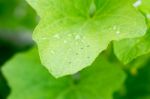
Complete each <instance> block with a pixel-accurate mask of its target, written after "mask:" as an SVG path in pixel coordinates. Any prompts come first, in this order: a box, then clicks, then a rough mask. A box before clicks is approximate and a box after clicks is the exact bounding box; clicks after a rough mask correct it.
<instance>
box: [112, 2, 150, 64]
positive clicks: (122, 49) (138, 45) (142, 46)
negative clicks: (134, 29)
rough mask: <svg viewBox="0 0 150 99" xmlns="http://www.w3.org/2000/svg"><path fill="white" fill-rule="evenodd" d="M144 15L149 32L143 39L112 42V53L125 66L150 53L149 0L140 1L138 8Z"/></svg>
mask: <svg viewBox="0 0 150 99" xmlns="http://www.w3.org/2000/svg"><path fill="white" fill-rule="evenodd" d="M138 9H139V10H140V11H142V12H143V14H145V16H146V19H147V25H148V28H149V30H148V31H147V33H146V35H145V36H144V37H139V38H135V39H125V40H121V41H115V42H114V52H115V54H116V56H117V57H118V59H119V60H120V61H122V62H123V63H125V64H127V63H129V62H131V61H132V60H133V59H135V58H137V57H138V56H141V55H144V54H147V53H149V52H150V0H142V2H141V5H140V6H139V7H138Z"/></svg>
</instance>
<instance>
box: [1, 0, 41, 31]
mask: <svg viewBox="0 0 150 99" xmlns="http://www.w3.org/2000/svg"><path fill="white" fill-rule="evenodd" d="M37 20H38V17H37V16H36V13H35V12H34V10H33V9H32V8H31V7H30V6H29V5H28V4H27V3H26V2H25V0H0V29H33V28H34V26H35V25H36V23H37Z"/></svg>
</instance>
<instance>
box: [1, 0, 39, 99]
mask: <svg viewBox="0 0 150 99" xmlns="http://www.w3.org/2000/svg"><path fill="white" fill-rule="evenodd" d="M38 20H39V18H38V16H37V15H36V13H35V11H34V10H33V9H32V8H31V7H30V6H29V5H28V4H27V3H26V2H25V0H0V68H1V67H2V65H3V64H4V63H5V62H6V61H7V60H9V59H10V58H11V57H12V56H13V55H14V54H15V53H17V52H20V51H25V50H27V49H29V48H30V47H31V46H32V45H33V41H32V39H31V33H32V31H33V29H34V27H35V26H36V24H37V22H38ZM9 93H10V88H9V86H8V85H7V81H6V79H5V77H4V76H3V74H2V72H1V69H0V99H6V96H7V95H8V94H9Z"/></svg>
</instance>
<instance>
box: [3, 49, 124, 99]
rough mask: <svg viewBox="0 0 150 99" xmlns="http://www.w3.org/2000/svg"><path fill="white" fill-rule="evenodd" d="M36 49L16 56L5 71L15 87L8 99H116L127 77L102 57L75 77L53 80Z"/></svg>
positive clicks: (6, 65) (8, 63) (5, 67)
mask: <svg viewBox="0 0 150 99" xmlns="http://www.w3.org/2000/svg"><path fill="white" fill-rule="evenodd" d="M37 53H38V52H37V51H36V49H33V50H31V51H29V52H27V53H21V54H18V55H16V56H14V58H13V59H11V60H10V61H9V62H7V63H6V64H5V66H4V67H3V68H2V71H3V73H4V75H5V77H6V79H7V80H8V83H9V86H10V87H11V94H10V95H9V97H8V99H112V94H113V92H114V91H116V90H118V89H119V87H120V86H121V85H122V83H123V81H124V79H125V75H124V72H123V71H122V70H121V68H120V67H119V66H117V65H116V64H113V63H108V60H107V59H106V58H105V57H104V56H102V57H98V59H97V60H96V61H95V62H94V63H93V65H92V66H91V67H89V68H87V69H85V70H83V71H81V72H79V73H77V74H75V75H73V76H67V77H63V78H59V79H55V78H53V77H52V76H51V75H49V73H48V71H47V70H46V69H45V68H44V67H43V66H42V65H41V64H40V60H39V58H38V55H37Z"/></svg>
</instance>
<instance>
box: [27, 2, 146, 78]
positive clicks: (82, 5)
mask: <svg viewBox="0 0 150 99" xmlns="http://www.w3.org/2000/svg"><path fill="white" fill-rule="evenodd" d="M27 1H28V2H29V4H30V5H31V6H32V7H33V8H34V9H35V10H36V11H37V13H38V14H39V15H40V17H41V21H40V23H39V25H38V26H37V27H36V29H35V31H34V34H33V39H34V40H35V41H36V43H37V44H38V48H39V53H40V57H41V61H42V64H43V65H44V66H46V67H47V68H48V70H49V71H50V72H51V73H52V74H53V75H54V76H55V77H60V76H64V75H68V74H74V73H76V72H78V71H79V70H81V69H83V68H85V67H87V66H90V65H91V64H92V62H93V61H94V60H95V59H96V57H97V56H98V55H99V54H100V52H102V51H103V50H104V49H106V48H107V46H108V44H109V43H110V42H111V41H112V40H120V39H124V38H133V37H139V36H142V35H144V34H145V31H146V24H145V20H144V17H143V16H142V15H141V14H140V13H139V12H138V11H136V10H135V8H134V7H133V6H132V4H130V0H94V1H93V0H86V1H85V0H27Z"/></svg>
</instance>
